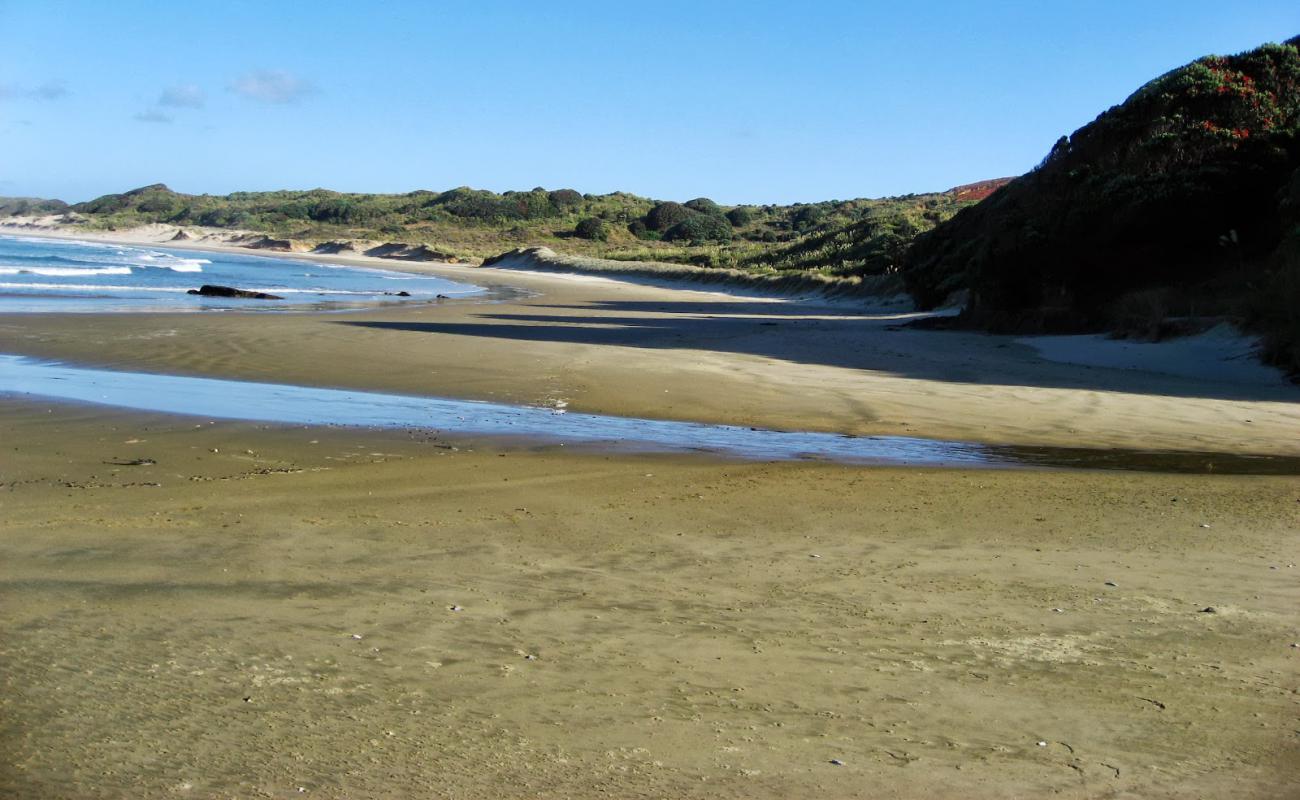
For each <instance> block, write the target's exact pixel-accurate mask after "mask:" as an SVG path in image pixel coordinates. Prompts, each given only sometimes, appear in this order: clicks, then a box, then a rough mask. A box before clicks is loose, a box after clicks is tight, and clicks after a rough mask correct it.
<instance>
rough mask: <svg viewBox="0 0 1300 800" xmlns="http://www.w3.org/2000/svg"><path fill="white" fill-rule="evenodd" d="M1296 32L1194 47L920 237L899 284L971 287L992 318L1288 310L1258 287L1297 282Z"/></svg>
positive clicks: (1098, 319) (1256, 314) (1276, 315)
mask: <svg viewBox="0 0 1300 800" xmlns="http://www.w3.org/2000/svg"><path fill="white" fill-rule="evenodd" d="M1297 43H1298V42H1297V40H1296V39H1292V40H1290V41H1289V42H1287V43H1285V44H1281V45H1277V44H1269V45H1264V46H1263V47H1260V48H1258V49H1255V50H1251V51H1249V52H1246V53H1242V54H1240V55H1235V56H1226V57H1224V56H1209V57H1206V58H1202V59H1199V60H1197V61H1195V62H1193V63H1191V64H1188V65H1187V66H1185V67H1181V68H1179V69H1177V70H1174V71H1172V72H1170V73H1168V74H1166V75H1163V76H1161V77H1159V78H1157V79H1156V80H1154V81H1152V82H1150V83H1148V84H1147V85H1145V86H1143V87H1142V88H1141V89H1139V90H1138V91H1137V92H1136V93H1134V94H1133V95H1132V96H1131V97H1129V98H1128V99H1127V100H1125V101H1124V102H1123V103H1122V104H1120V105H1118V106H1116V107H1114V108H1112V109H1110V110H1109V111H1107V112H1105V113H1104V114H1102V115H1101V116H1100V117H1098V118H1097V119H1096V120H1095V121H1094V122H1092V123H1090V124H1089V125H1087V126H1085V127H1083V128H1081V129H1080V130H1078V131H1076V132H1075V133H1074V134H1073V135H1072V136H1069V137H1063V138H1062V139H1061V140H1060V141H1059V142H1057V144H1056V146H1055V147H1054V148H1053V149H1052V151H1051V153H1050V154H1048V156H1047V158H1046V159H1044V161H1043V163H1042V164H1041V165H1040V166H1039V167H1038V168H1037V169H1035V170H1034V171H1032V172H1030V173H1029V174H1027V175H1025V176H1023V177H1021V178H1018V179H1016V180H1015V181H1012V182H1011V183H1010V184H1008V185H1007V186H1005V187H1003V188H1002V189H1001V190H999V191H997V192H995V193H994V194H993V195H992V196H990V197H989V198H988V199H987V200H985V201H984V202H982V203H980V204H979V205H977V206H974V207H971V208H967V209H965V210H963V211H961V212H960V213H958V214H957V215H956V216H955V217H954V218H953V219H951V220H949V221H947V222H946V223H944V224H941V225H939V226H938V227H937V228H935V229H934V230H933V231H932V232H929V233H926V234H923V235H921V236H920V237H918V238H917V240H916V242H915V244H914V245H913V246H912V247H911V248H910V250H909V251H908V253H907V256H906V258H905V262H904V279H905V282H906V284H907V287H908V289H909V291H910V292H911V293H912V294H913V296H914V297H915V298H916V299H917V301H918V302H919V303H920V304H921V305H922V306H923V307H934V306H936V305H938V304H940V303H942V302H943V301H944V300H945V298H947V297H948V296H949V295H950V294H951V293H952V292H954V291H955V290H958V289H969V290H970V299H969V302H968V305H967V307H966V311H965V314H964V315H963V318H964V320H965V321H966V322H968V323H970V324H972V325H978V326H983V327H989V328H992V329H997V330H1023V331H1040V330H1084V329H1096V328H1101V327H1105V326H1112V327H1114V326H1118V327H1120V328H1121V329H1128V330H1132V331H1134V332H1144V333H1150V334H1152V335H1158V334H1159V333H1160V332H1161V330H1160V329H1161V328H1162V322H1161V320H1162V319H1163V320H1166V321H1168V320H1169V319H1175V320H1177V319H1182V320H1186V318H1188V317H1207V316H1216V315H1239V314H1242V313H1246V314H1247V315H1248V316H1249V317H1250V318H1252V319H1255V320H1257V321H1259V322H1261V324H1267V325H1268V326H1269V330H1271V331H1272V330H1277V326H1278V325H1279V324H1280V322H1279V319H1280V318H1283V317H1286V316H1287V314H1290V315H1291V316H1290V317H1289V318H1290V319H1291V324H1292V325H1294V311H1288V312H1286V314H1284V313H1283V312H1282V311H1281V310H1279V309H1277V308H1273V309H1272V310H1269V311H1265V310H1263V307H1262V306H1261V304H1260V303H1258V302H1257V300H1258V298H1257V297H1256V295H1258V294H1259V293H1260V292H1261V291H1264V289H1263V287H1265V286H1269V287H1273V288H1271V289H1269V290H1267V291H1269V292H1270V293H1272V294H1273V295H1274V296H1276V294H1277V292H1279V291H1283V290H1285V289H1286V287H1288V286H1289V287H1290V291H1291V292H1292V294H1291V297H1292V298H1296V297H1297V295H1296V294H1295V284H1296V280H1295V273H1294V271H1295V269H1296V257H1295V251H1296V243H1295V236H1296V230H1295V226H1296V223H1297V221H1298V220H1297V218H1296V212H1295V207H1296V198H1297V196H1298V195H1297V191H1296V190H1295V188H1294V186H1295V181H1296V180H1297V178H1296V172H1297V169H1300V52H1298V51H1297V47H1296V45H1297ZM1287 198H1291V199H1290V200H1288V199H1287ZM1288 254H1289V255H1288ZM1288 271H1289V272H1288ZM1283 272H1288V274H1290V275H1291V277H1290V278H1285V277H1284V276H1282V274H1281V273H1283ZM1288 280H1289V281H1290V282H1289V283H1288ZM1265 305H1266V304H1265ZM1295 307H1296V305H1295V302H1294V300H1292V304H1291V305H1290V309H1294V308H1295ZM1144 329H1145V330H1144ZM1292 341H1294V339H1293V340H1292ZM1293 346H1294V345H1292V347H1293ZM1283 349H1285V348H1283ZM1275 356H1276V357H1278V358H1284V357H1283V356H1282V355H1281V351H1280V350H1277V349H1276V347H1275ZM1290 358H1291V359H1292V360H1293V361H1292V363H1293V364H1294V359H1295V356H1294V353H1293V354H1292V355H1291V356H1290Z"/></svg>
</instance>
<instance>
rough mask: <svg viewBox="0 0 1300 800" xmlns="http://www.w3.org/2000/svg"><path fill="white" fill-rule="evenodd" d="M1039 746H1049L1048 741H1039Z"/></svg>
mask: <svg viewBox="0 0 1300 800" xmlns="http://www.w3.org/2000/svg"><path fill="white" fill-rule="evenodd" d="M1038 746H1039V747H1047V742H1039V743H1038Z"/></svg>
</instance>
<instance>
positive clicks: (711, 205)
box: [686, 197, 722, 217]
mask: <svg viewBox="0 0 1300 800" xmlns="http://www.w3.org/2000/svg"><path fill="white" fill-rule="evenodd" d="M686 207H687V208H689V209H690V210H692V211H698V212H700V213H701V214H709V215H711V216H714V217H720V216H722V208H721V206H719V205H718V204H717V203H715V202H713V201H712V200H710V199H709V198H707V197H697V198H695V199H694V200H687V201H686Z"/></svg>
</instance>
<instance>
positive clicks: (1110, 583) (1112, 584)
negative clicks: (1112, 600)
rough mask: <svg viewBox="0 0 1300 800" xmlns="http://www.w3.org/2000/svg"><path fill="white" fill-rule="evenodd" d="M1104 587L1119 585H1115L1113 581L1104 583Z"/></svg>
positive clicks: (1116, 584)
mask: <svg viewBox="0 0 1300 800" xmlns="http://www.w3.org/2000/svg"><path fill="white" fill-rule="evenodd" d="M1106 585H1107V586H1119V584H1118V583H1115V581H1106Z"/></svg>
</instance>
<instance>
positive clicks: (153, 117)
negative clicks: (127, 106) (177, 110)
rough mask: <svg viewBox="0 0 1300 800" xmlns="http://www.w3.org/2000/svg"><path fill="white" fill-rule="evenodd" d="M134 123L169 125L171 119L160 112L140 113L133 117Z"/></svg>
mask: <svg viewBox="0 0 1300 800" xmlns="http://www.w3.org/2000/svg"><path fill="white" fill-rule="evenodd" d="M133 119H135V121H136V122H152V123H155V124H162V125H170V124H171V123H172V118H171V117H169V116H168V115H166V114H164V113H162V112H161V111H141V112H140V113H138V114H136V115H135V117H133Z"/></svg>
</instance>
